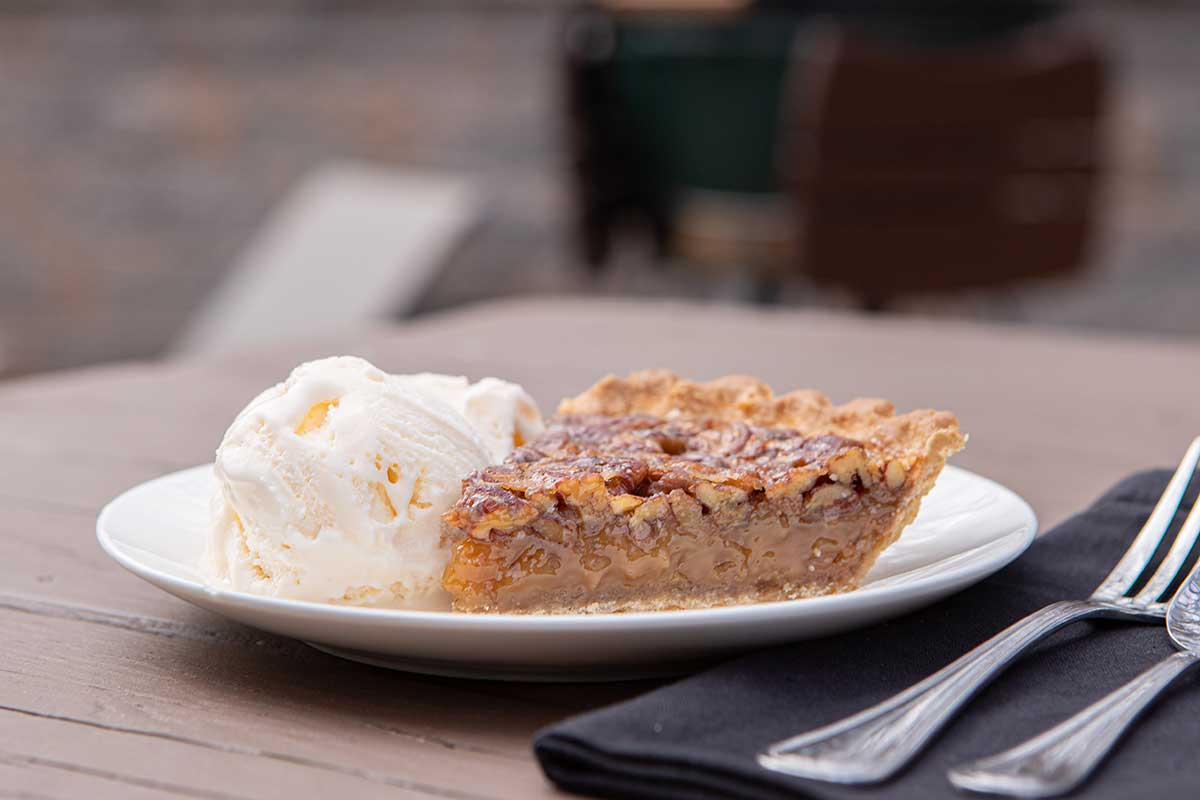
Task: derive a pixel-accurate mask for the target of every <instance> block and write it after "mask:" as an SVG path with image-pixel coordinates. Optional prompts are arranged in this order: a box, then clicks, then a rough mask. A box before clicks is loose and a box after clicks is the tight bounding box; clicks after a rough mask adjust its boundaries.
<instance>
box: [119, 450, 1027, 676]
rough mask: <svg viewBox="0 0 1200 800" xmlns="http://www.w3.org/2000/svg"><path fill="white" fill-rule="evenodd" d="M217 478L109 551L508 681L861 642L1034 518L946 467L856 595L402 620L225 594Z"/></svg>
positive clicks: (1017, 542) (328, 630) (670, 667)
mask: <svg viewBox="0 0 1200 800" xmlns="http://www.w3.org/2000/svg"><path fill="white" fill-rule="evenodd" d="M212 488H213V478H212V468H211V466H202V467H194V468H192V469H187V470H183V471H182V472H176V473H173V474H171V475H165V476H163V477H161V478H157V479H155V480H152V481H149V482H147V483H144V484H142V485H140V486H136V487H134V488H133V489H130V490H129V491H127V492H125V493H124V494H122V495H121V496H120V497H118V498H117V499H115V500H113V501H112V502H111V503H110V504H109V505H108V506H107V507H106V508H105V509H104V510H103V511H102V512H100V517H99V519H98V520H97V521H96V529H97V535H98V536H99V539H100V546H101V547H103V548H104V550H105V552H107V553H108V554H109V555H110V556H112V557H113V558H114V559H116V561H117V562H118V563H119V564H121V566H123V567H125V568H126V569H128V570H129V571H130V572H132V573H134V574H135V575H137V576H138V577H141V578H143V579H145V580H147V581H149V582H150V583H152V584H154V585H155V586H157V587H159V588H160V589H164V590H166V591H168V592H170V593H171V594H173V595H175V596H176V597H180V598H182V599H184V600H186V601H188V602H189V603H194V604H196V605H198V606H200V607H201V608H206V609H208V610H210V611H214V612H216V613H218V614H221V615H223V616H225V617H228V618H229V619H232V620H235V621H237V622H241V623H244V624H246V625H252V626H254V627H256V628H261V629H263V630H266V631H270V632H272V633H277V634H281V635H283V636H291V637H295V638H297V639H302V640H304V641H306V642H308V643H310V644H311V645H313V646H314V647H317V648H320V649H322V650H325V651H327V652H331V653H334V654H336V655H340V656H343V657H346V658H351V659H355V660H357V661H364V662H367V663H371V664H377V665H379V666H385V667H391V668H394V669H403V670H411V671H415V672H427V673H434V674H442V675H456V676H464V677H476V678H492V679H509V680H562V681H571V680H615V679H621V678H630V677H639V676H648V675H660V674H670V673H677V672H681V671H685V670H686V669H688V668H689V667H690V666H694V665H695V664H697V663H699V662H703V661H709V660H712V659H715V658H719V657H721V656H727V655H730V654H732V653H735V652H737V651H741V650H747V649H750V648H755V647H763V646H766V645H773V644H779V643H783V642H791V641H796V640H798V639H807V638H812V637H816V636H823V635H826V634H831V633H836V632H839V631H845V630H850V629H852V628H857V627H861V626H864V625H868V624H871V623H874V622H878V621H880V620H884V619H887V618H889V617H895V616H898V615H900V614H903V613H905V612H907V611H911V610H912V609H915V608H917V607H919V606H922V605H926V604H928V603H931V602H933V601H934V600H938V599H940V598H942V597H945V596H946V595H948V594H951V593H952V592H955V591H958V590H959V589H962V588H964V587H966V586H969V585H971V584H972V583H975V582H976V581H979V580H981V579H982V578H984V577H986V576H988V575H990V574H991V573H993V572H995V571H996V570H998V569H1000V568H1001V567H1003V566H1004V565H1005V564H1007V563H1009V562H1010V561H1012V560H1013V559H1014V558H1016V557H1017V556H1019V555H1020V554H1021V553H1022V552H1023V551H1024V550H1025V548H1026V547H1028V546H1029V544H1030V542H1031V541H1032V540H1033V537H1034V534H1035V532H1036V531H1037V519H1036V517H1035V516H1034V513H1033V509H1031V508H1030V507H1029V505H1028V504H1027V503H1026V502H1025V501H1024V500H1022V499H1021V498H1020V497H1018V496H1017V495H1016V494H1014V493H1013V492H1012V491H1010V490H1008V489H1006V488H1004V487H1003V486H1001V485H999V484H997V483H995V482H993V481H990V480H988V479H987V478H982V477H980V476H978V475H975V474H974V473H971V472H967V471H966V470H962V469H956V468H954V467H946V469H945V471H944V472H943V473H942V475H941V477H940V478H939V480H938V482H937V485H936V486H935V487H934V488H933V491H932V492H930V493H929V496H928V497H927V498H926V499H925V502H924V503H923V504H922V507H921V513H920V515H919V516H918V517H917V519H916V521H914V522H913V523H912V524H911V525H910V526H909V527H908V528H907V529H906V530H905V531H904V534H903V535H902V536H901V537H900V539H899V541H897V542H896V544H894V545H892V547H890V548H889V549H888V550H887V551H886V552H884V554H883V556H882V557H880V559H879V561H878V562H877V563H876V564H875V568H874V569H873V570H872V571H871V573H870V575H869V576H868V577H867V580H866V582H865V583H864V584H863V586H862V587H861V588H860V589H858V590H857V591H855V592H850V593H847V594H840V595H831V596H828V597H816V598H812V599H808V600H791V601H785V602H775V603H759V604H756V605H744V606H732V607H727V608H713V609H703V610H696V611H659V612H650V613H638V614H607V615H594V616H586V615H572V616H523V615H499V614H497V615H487V614H452V613H449V612H430V611H392V610H383V609H369V608H352V607H346V606H334V605H326V604H323V603H302V602H295V601H291V600H278V599H274V598H269V597H258V596H256V595H250V594H242V593H237V592H228V591H220V590H216V589H213V588H210V587H208V586H206V585H205V584H204V582H203V581H202V580H201V578H200V576H199V575H198V574H197V572H196V568H195V565H196V563H197V561H198V560H199V559H200V555H201V553H202V552H203V550H204V542H205V537H206V529H207V524H208V499H209V495H210V493H211V491H212Z"/></svg>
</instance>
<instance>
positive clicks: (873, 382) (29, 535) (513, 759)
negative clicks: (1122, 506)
mask: <svg viewBox="0 0 1200 800" xmlns="http://www.w3.org/2000/svg"><path fill="white" fill-rule="evenodd" d="M337 352H352V353H358V354H361V355H364V356H366V357H367V358H369V359H371V360H373V361H375V362H376V363H378V364H379V365H380V366H382V367H384V368H386V369H389V370H393V371H398V372H402V371H416V370H438V371H443V372H455V373H458V372H461V373H465V374H468V375H472V376H476V377H478V376H482V375H486V374H497V375H500V376H503V377H506V378H510V379H513V380H517V381H520V382H522V383H524V384H525V385H526V386H527V387H528V388H529V389H530V390H531V391H532V392H533V393H534V394H535V395H536V396H537V397H538V399H539V400H540V401H541V402H542V403H543V406H544V408H546V409H551V408H553V405H554V403H555V401H556V400H557V398H558V397H560V396H561V395H564V394H567V393H573V392H575V391H578V390H579V389H581V388H583V387H585V386H587V385H589V384H590V383H591V382H592V381H593V380H594V379H595V378H597V377H599V376H600V375H601V374H603V373H605V372H607V371H618V372H620V371H627V370H631V369H634V368H638V367H643V366H650V365H665V366H670V367H672V368H674V369H676V370H677V371H680V372H682V373H685V374H688V375H691V376H695V377H709V376H716V375H718V374H721V373H725V372H730V371H742V372H748V373H752V374H757V375H760V376H762V377H763V378H765V379H767V380H769V381H771V382H772V383H773V384H774V385H775V386H776V387H778V388H781V389H782V388H791V387H795V386H816V387H820V388H822V389H824V390H826V391H828V392H829V393H830V394H831V395H833V396H834V398H835V399H845V398H848V397H850V396H853V395H856V394H878V395H882V396H887V397H890V398H892V399H894V400H895V401H896V402H897V404H898V405H900V406H901V407H912V406H917V405H937V406H941V407H946V408H950V409H953V410H955V411H957V412H958V413H959V415H960V417H961V419H962V422H963V425H964V427H965V428H966V430H968V431H969V432H970V433H971V437H972V438H971V443H970V445H969V446H968V448H967V450H966V451H964V452H963V453H962V454H961V455H960V456H959V457H957V458H956V463H959V464H961V465H963V466H965V467H969V468H971V469H975V470H978V471H980V472H982V473H984V474H986V475H989V476H992V477H994V478H996V479H998V480H1000V481H1002V482H1003V483H1006V484H1008V485H1009V486H1011V487H1013V488H1014V489H1016V490H1017V491H1019V492H1021V493H1022V494H1024V495H1025V496H1026V497H1027V498H1028V499H1029V500H1030V501H1031V502H1032V503H1033V505H1034V506H1035V508H1036V509H1037V510H1038V512H1039V514H1040V515H1041V517H1042V520H1043V522H1044V523H1045V524H1052V523H1054V522H1056V521H1058V520H1060V519H1062V518H1063V516H1065V515H1066V514H1068V513H1070V512H1071V511H1072V510H1074V509H1077V508H1079V507H1081V506H1082V505H1083V504H1085V503H1086V502H1088V501H1089V500H1090V499H1091V498H1093V497H1094V496H1095V495H1096V494H1097V493H1099V492H1100V491H1102V490H1103V489H1104V488H1106V487H1107V486H1108V485H1109V484H1110V483H1112V482H1113V481H1115V480H1116V479H1118V478H1119V477H1121V476H1122V475H1124V474H1126V473H1128V472H1130V471H1132V470H1136V469H1139V468H1143V467H1150V466H1158V465H1167V464H1173V463H1174V461H1175V460H1176V459H1177V457H1178V456H1179V455H1180V453H1181V451H1182V449H1183V447H1184V445H1185V443H1186V440H1187V439H1188V438H1189V437H1190V436H1192V435H1194V434H1196V433H1197V432H1200V400H1198V399H1200V346H1196V345H1194V344H1190V343H1178V342H1169V341H1154V340H1133V339H1121V338H1108V337H1103V338H1102V337H1080V336H1065V335H1061V334H1050V333H1047V332H1042V331H1031V330H1028V329H1008V328H989V327H982V326H976V325H968V324H944V323H943V324H933V323H926V322H920V321H910V320H897V319H888V318H870V319H868V318H860V317H850V316H833V315H826V314H816V313H794V312H793V313H764V312H750V311H741V310H732V309H728V308H722V307H704V306H685V305H648V304H633V303H617V302H612V303H607V302H606V303H597V302H587V301H563V302H553V303H550V302H544V301H542V302H531V303H509V304H500V305H492V306H484V307H478V308H474V309H471V310H467V311H463V312H457V313H452V314H446V315H443V316H438V317H434V318H429V319H426V320H423V321H421V322H418V323H414V324H411V325H407V326H404V327H402V328H394V329H388V330H381V331H376V332H373V333H370V334H366V335H362V336H347V337H346V339H345V340H344V341H339V342H323V343H315V344H301V343H298V344H296V345H295V346H293V347H291V348H289V349H288V350H287V351H276V352H271V353H265V354H257V355H249V356H240V357H237V358H230V359H224V360H221V361H209V362H195V363H178V364H162V365H160V364H129V365H122V366H115V367H106V368H99V369H91V370H85V371H79V372H72V373H64V374H57V375H49V376H46V377H41V378H36V379H31V380H26V381H22V382H19V383H11V384H7V385H4V386H0V454H3V456H4V457H3V458H2V459H0V504H2V506H3V510H4V515H3V522H2V523H0V524H2V526H3V527H2V529H0V797H39V798H40V797H54V798H58V797H64V798H65V797H71V798H74V797H89V798H97V797H114V798H117V797H119V798H144V797H161V796H164V795H179V796H185V797H196V798H248V797H267V796H282V795H283V793H284V792H285V791H289V792H295V793H297V795H299V796H321V797H329V796H342V797H355V798H358V797H388V798H396V797H426V798H427V797H435V798H437V797H445V798H493V797H495V798H530V797H541V796H551V795H553V794H554V790H553V789H551V788H550V787H549V786H548V785H547V784H546V783H545V782H544V780H543V778H542V776H541V774H540V773H539V772H538V770H537V767H536V765H535V764H534V762H533V760H532V759H531V757H530V753H529V747H528V743H529V739H530V735H531V734H532V733H533V731H534V730H535V729H537V728H538V727H539V726H541V725H544V724H546V723H549V722H552V721H554V720H556V719H559V718H561V717H564V716H566V715H569V714H572V713H575V712H578V711H582V710H585V709H588V708H592V707H595V706H598V705H601V704H604V703H608V702H612V701H614V700H617V699H620V698H623V697H627V696H629V695H631V694H633V693H636V692H638V691H641V690H644V689H645V688H646V685H645V684H625V685H588V686H542V685H523V684H493V683H477V682H471V681H459V680H450V679H440V678H431V677H423V676H415V675H414V676H410V675H404V674H400V673H392V672H387V671H384V670H378V669H373V668H369V667H365V666H360V665H356V664H351V663H346V662H342V661H339V660H337V659H334V658H332V657H329V656H325V655H322V654H321V653H318V652H316V651H314V650H311V649H309V648H308V647H306V646H304V645H302V644H300V643H298V642H293V641H289V640H285V639H280V638H276V637H273V636H269V635H265V634H259V633H257V632H255V631H253V630H250V629H247V628H243V627H239V626H237V625H234V624H231V623H227V622H225V621H223V620H221V619H219V618H217V617H215V616H212V615H211V614H208V613H206V612H203V611H200V610H198V609H195V608H192V607H190V606H188V605H186V604H184V603H182V602H180V601H178V600H176V599H174V598H173V597H170V596H168V595H166V594H163V593H162V592H159V591H158V590H156V589H153V588H152V587H150V586H149V585H147V584H144V583H142V582H141V581H139V580H137V579H135V578H134V577H132V576H130V575H128V574H126V573H125V572H123V571H122V570H121V569H120V568H119V567H117V566H116V565H115V564H114V563H112V562H111V561H109V560H108V559H107V557H105V556H104V554H103V553H101V551H100V549H99V548H98V547H97V545H96V543H95V540H94V537H93V520H94V519H95V515H96V512H97V510H98V509H99V508H100V506H101V505H102V504H103V503H104V502H105V501H107V500H108V499H109V498H110V497H112V496H113V495H114V494H116V493H117V492H119V491H120V490H122V489H124V488H126V487H128V486H130V485H132V484H134V483H137V482H139V481H143V480H146V479H148V478H151V477H154V476H156V475H159V474H161V473H163V472H167V471H170V470H174V469H178V468H181V467H185V466H189V465H192V464H196V463H199V462H203V461H206V460H209V459H210V458H211V454H212V450H213V448H214V447H215V446H216V444H217V442H218V440H219V438H220V435H221V433H222V431H223V430H224V427H225V426H226V424H227V423H228V422H229V421H230V420H231V419H232V417H233V414H234V413H235V412H236V411H237V410H238V409H239V408H240V407H241V406H242V404H243V403H244V402H245V401H246V400H247V399H249V398H250V397H251V396H252V395H253V394H254V393H255V392H257V391H258V390H259V389H261V388H263V387H264V386H265V385H267V384H268V383H270V382H273V381H275V380H277V379H281V378H282V377H283V376H284V375H285V374H286V372H287V371H288V369H289V368H290V367H291V366H292V365H293V364H294V363H295V362H296V361H298V360H301V359H303V358H311V357H316V356H321V355H329V354H333V353H337Z"/></svg>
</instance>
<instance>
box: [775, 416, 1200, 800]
mask: <svg viewBox="0 0 1200 800" xmlns="http://www.w3.org/2000/svg"><path fill="white" fill-rule="evenodd" d="M1197 460H1200V437H1197V438H1195V439H1193V440H1192V443H1191V446H1189V447H1188V449H1187V452H1186V453H1185V454H1184V456H1183V461H1181V462H1180V464H1179V468H1178V469H1176V470H1175V474H1174V475H1173V476H1172V477H1171V480H1170V482H1169V483H1168V484H1167V488H1166V489H1165V490H1164V491H1163V494H1162V497H1160V498H1159V500H1158V503H1157V504H1156V505H1155V506H1154V510H1153V511H1152V512H1150V516H1149V518H1147V520H1146V523H1145V525H1143V526H1142V529H1141V531H1140V532H1139V533H1138V535H1137V537H1136V538H1135V539H1134V540H1133V543H1132V544H1130V546H1129V549H1127V550H1126V551H1125V554H1124V555H1123V556H1121V559H1120V561H1118V562H1117V565H1116V566H1115V567H1114V568H1113V570H1112V572H1111V573H1109V575H1108V577H1106V578H1105V579H1104V580H1103V581H1101V582H1100V585H1099V586H1097V587H1096V590H1095V591H1094V592H1092V594H1091V596H1090V597H1088V598H1087V599H1086V600H1064V601H1061V602H1057V603H1051V604H1050V605H1048V606H1046V607H1044V608H1042V609H1039V610H1038V611H1035V612H1033V613H1032V614H1030V615H1029V616H1027V617H1025V618H1024V619H1022V620H1020V621H1019V622H1016V623H1014V624H1013V625H1010V626H1009V627H1008V628H1005V629H1004V630H1003V631H1001V632H1000V633H998V634H997V635H995V636H993V637H992V638H991V639H989V640H987V641H986V642H984V643H983V644H981V645H979V646H978V647H976V648H975V649H974V650H972V651H970V652H969V653H967V654H966V655H964V656H962V657H960V658H959V659H957V660H956V661H953V662H951V663H950V664H948V665H947V666H945V667H943V668H942V669H940V670H938V671H937V672H935V673H934V674H932V675H930V676H929V677H928V678H926V679H925V680H923V681H921V682H920V683H917V684H914V685H913V686H911V687H909V688H908V689H906V690H904V691H903V692H901V693H900V694H898V695H896V696H894V697H892V698H891V699H889V700H885V701H884V702H882V703H880V704H878V705H876V706H872V707H871V708H868V709H866V710H864V711H860V712H859V713H857V714H855V715H853V716H851V717H848V718H846V719H844V720H841V721H840V722H835V723H833V724H831V725H826V726H825V727H822V728H818V729H817V730H814V731H810V732H808V733H803V734H800V735H799V736H794V737H792V738H790V739H785V740H783V741H780V742H776V743H775V744H773V745H771V746H770V747H768V748H767V751H766V752H765V753H762V754H760V755H759V756H758V763H759V764H761V765H762V766H763V767H765V768H767V769H770V770H775V771H776V772H783V773H786V774H789V775H796V776H799V777H803V778H813V779H817V780H824V781H830V782H834V783H877V782H879V781H883V780H886V779H887V778H889V777H890V776H892V775H894V774H895V773H896V772H898V771H899V770H900V769H901V768H902V767H904V766H905V765H906V764H907V763H908V762H909V761H911V760H912V759H913V757H915V756H916V755H917V754H918V753H919V752H920V751H921V750H922V749H923V748H924V747H925V745H926V744H928V743H929V741H930V740H931V739H932V738H933V736H934V735H935V734H936V733H937V732H938V731H939V730H941V728H942V727H943V726H944V725H945V724H946V722H948V721H949V720H950V718H951V717H953V716H954V714H955V713H956V712H957V711H958V709H960V708H961V707H962V706H963V705H964V704H965V703H966V702H967V701H968V700H970V699H971V697H972V696H974V695H975V693H976V692H978V691H979V689H980V688H982V687H983V686H985V685H986V684H987V683H988V681H990V680H991V679H992V678H994V677H995V676H996V675H998V674H999V673H1000V672H1001V670H1003V669H1004V668H1005V667H1006V666H1008V665H1009V664H1010V663H1012V661H1013V660H1015V659H1016V658H1017V657H1018V656H1020V655H1021V654H1022V653H1023V652H1025V650H1027V649H1028V648H1029V647H1031V646H1032V645H1034V644H1035V643H1037V642H1038V641H1040V640H1041V639H1043V638H1044V637H1046V636H1047V635H1049V634H1050V633H1052V632H1054V631H1056V630H1058V629H1059V628H1061V627H1063V626H1064V625H1067V624H1069V623H1071V622H1075V621H1076V620H1080V619H1084V618H1086V617H1108V618H1119V619H1126V620H1131V621H1137V622H1157V621H1161V620H1162V618H1163V617H1164V616H1165V614H1166V604H1165V603H1162V602H1160V597H1161V595H1162V594H1163V592H1164V591H1166V589H1167V587H1169V586H1170V585H1171V583H1172V582H1173V581H1174V579H1175V577H1176V576H1177V575H1178V573H1179V570H1180V568H1181V567H1182V566H1183V563H1184V561H1185V560H1186V559H1187V556H1188V553H1189V552H1190V551H1191V549H1192V545H1193V544H1194V543H1195V541H1196V537H1197V534H1198V533H1200V503H1197V504H1196V508H1195V509H1193V510H1192V512H1191V514H1189V515H1188V518H1187V520H1186V521H1185V522H1184V525H1183V527H1182V528H1180V531H1179V534H1178V535H1177V536H1176V537H1175V541H1174V543H1173V544H1172V545H1171V549H1170V550H1169V551H1168V552H1167V555H1166V557H1165V558H1164V559H1163V560H1162V563H1161V564H1160V565H1159V567H1158V569H1157V570H1155V572H1154V574H1153V575H1152V576H1151V577H1150V580H1149V581H1147V582H1146V584H1145V586H1144V587H1143V588H1142V589H1141V591H1139V592H1137V594H1135V595H1133V596H1130V591H1131V590H1132V588H1133V586H1134V585H1135V584H1136V583H1137V579H1138V578H1139V577H1141V575H1142V573H1143V572H1145V571H1146V568H1147V567H1148V565H1149V563H1150V560H1151V559H1152V558H1153V557H1154V553H1155V552H1156V551H1157V550H1158V547H1159V544H1160V543H1161V542H1162V539H1163V537H1164V536H1165V534H1166V532H1167V529H1168V528H1169V527H1170V524H1171V520H1172V518H1173V517H1174V516H1175V511H1176V510H1177V509H1178V508H1179V502H1180V500H1181V499H1182V497H1183V493H1184V490H1186V489H1187V485H1188V483H1189V482H1190V481H1191V477H1192V473H1193V472H1195V469H1196V462H1197Z"/></svg>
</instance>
